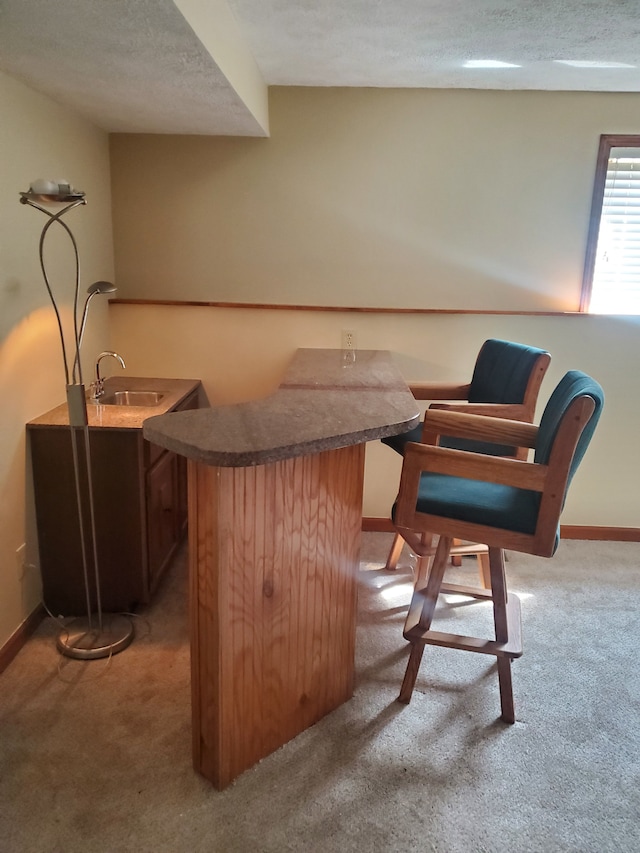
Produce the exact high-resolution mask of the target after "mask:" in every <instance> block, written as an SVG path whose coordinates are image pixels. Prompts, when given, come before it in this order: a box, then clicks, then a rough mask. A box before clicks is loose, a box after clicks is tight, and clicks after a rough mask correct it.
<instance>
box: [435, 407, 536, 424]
mask: <svg viewBox="0 0 640 853" xmlns="http://www.w3.org/2000/svg"><path fill="white" fill-rule="evenodd" d="M429 409H430V410H431V409H441V410H446V411H448V412H463V413H466V414H468V415H487V416H489V417H491V418H510V419H511V420H512V421H528V420H529V418H528V417H527V408H526V406H523V405H522V403H432V404H431V405H430V406H429Z"/></svg>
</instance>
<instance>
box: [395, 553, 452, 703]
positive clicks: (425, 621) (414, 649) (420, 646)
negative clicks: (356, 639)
mask: <svg viewBox="0 0 640 853" xmlns="http://www.w3.org/2000/svg"><path fill="white" fill-rule="evenodd" d="M450 550H451V539H450V538H449V537H447V536H441V537H440V539H439V541H438V547H437V549H436V554H435V557H434V558H433V563H432V565H431V567H430V569H429V576H428V579H427V583H426V586H424V587H421V588H418V587H416V589H414V591H413V597H414V598H415V597H416V596H419V597H420V598H421V599H422V608H421V612H420V619H419V622H418V627H419V629H420V630H421V631H428V630H429V628H430V627H431V622H432V621H433V615H434V613H435V610H436V604H437V601H438V595H439V593H440V587H441V586H442V580H443V578H444V572H445V569H446V567H447V562H448V560H449V552H450ZM405 637H406V639H408V640H409V642H410V643H411V654H410V655H409V662H408V663H407V669H406V672H405V674H404V679H403V681H402V687H401V688H400V695H399V696H398V701H399V702H403V703H404V704H405V705H408V704H409V702H410V701H411V696H412V695H413V688H414V687H415V683H416V678H417V676H418V670H419V669H420V662H421V660H422V654H423V652H424V642H421V641H420V640H416V641H412V640H411V637H410V636H406V635H405Z"/></svg>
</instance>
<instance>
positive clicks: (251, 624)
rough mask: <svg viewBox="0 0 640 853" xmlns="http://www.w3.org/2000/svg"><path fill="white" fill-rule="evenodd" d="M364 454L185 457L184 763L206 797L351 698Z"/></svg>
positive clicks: (357, 449) (352, 449) (348, 450)
mask: <svg viewBox="0 0 640 853" xmlns="http://www.w3.org/2000/svg"><path fill="white" fill-rule="evenodd" d="M363 477H364V444H357V445H352V446H349V447H345V448H339V449H332V450H325V451H321V452H319V453H315V454H310V455H306V456H299V457H295V458H289V459H284V460H281V461H277V462H272V463H268V464H264V465H256V466H249V467H236V468H231V467H218V466H213V465H206V464H203V463H201V462H198V461H195V460H191V459H190V460H189V551H190V554H189V563H190V616H191V626H190V629H191V650H192V651H191V654H192V660H191V667H192V679H191V682H192V717H193V763H194V767H195V769H196V770H197V771H198V772H200V773H201V774H202V775H203V776H205V777H206V778H207V779H208V780H209V781H210V782H211V783H212V784H213V785H214V786H215V787H216V788H218V789H223V788H225V787H226V786H227V785H228V784H229V783H230V782H231V781H232V780H233V779H235V778H236V777H237V776H238V775H239V774H240V773H242V772H243V771H244V770H246V769H248V768H249V767H251V766H252V765H254V764H255V763H256V762H257V761H259V760H260V759H262V758H264V757H265V756H267V755H269V754H270V753H271V752H273V751H275V750H276V749H278V748H279V747H280V746H282V745H283V744H285V743H287V741H289V740H291V738H293V737H295V736H296V735H297V734H299V733H300V732H302V731H303V730H304V729H306V728H308V727H309V726H311V725H313V724H314V723H315V722H317V721H318V720H320V719H321V718H322V717H324V716H325V715H326V714H328V713H329V712H331V711H333V710H335V709H336V708H338V707H339V706H340V705H341V704H342V703H343V702H345V701H346V700H348V699H349V698H350V697H351V696H352V694H353V685H354V656H355V626H356V608H357V595H356V579H357V570H358V564H359V551H360V530H361V521H362V492H363Z"/></svg>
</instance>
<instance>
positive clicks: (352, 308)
mask: <svg viewBox="0 0 640 853" xmlns="http://www.w3.org/2000/svg"><path fill="white" fill-rule="evenodd" d="M109 304H112V305H164V306H169V307H173V306H177V307H184V306H187V307H190V308H248V309H252V310H255V309H259V310H265V311H345V312H354V313H359V314H452V315H456V314H470V315H472V316H474V315H480V316H484V315H486V316H489V317H493V316H499V317H500V316H515V317H582V316H585V317H589V316H591V315H589V314H585V313H584V312H582V311H498V310H495V311H485V310H474V309H460V308H390V307H386V308H385V307H377V306H361V305H297V304H274V303H266V302H221V301H207V300H200V299H124V298H117V299H110V300H109Z"/></svg>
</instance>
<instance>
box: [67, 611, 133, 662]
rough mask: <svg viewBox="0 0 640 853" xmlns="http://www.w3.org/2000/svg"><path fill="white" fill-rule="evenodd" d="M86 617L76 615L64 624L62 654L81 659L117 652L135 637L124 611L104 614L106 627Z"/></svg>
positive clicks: (103, 622)
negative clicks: (100, 626) (76, 616)
mask: <svg viewBox="0 0 640 853" xmlns="http://www.w3.org/2000/svg"><path fill="white" fill-rule="evenodd" d="M96 621H97V617H93V618H92V619H91V622H90V621H89V619H87V618H86V617H82V618H80V619H74V620H73V622H71V624H70V625H68V626H66V627H65V628H63V630H62V631H61V632H60V634H59V636H58V639H57V641H56V647H57V649H58V651H59V652H60V654H63V655H66V657H69V658H76V659H78V660H95V659H97V658H106V657H109V656H110V655H116V654H118V652H121V651H122V650H123V649H126V648H127V646H128V645H129V644H130V643H131V641H132V640H133V633H134V632H133V624H132V622H131V621H130V620H129V619H127V617H126V616H123V615H122V614H121V613H107V614H106V615H104V616H103V617H102V630H100V629H99V627H97V625H96V624H95V623H96Z"/></svg>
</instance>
